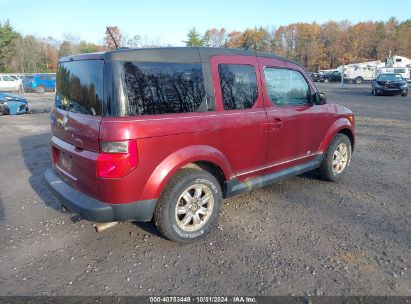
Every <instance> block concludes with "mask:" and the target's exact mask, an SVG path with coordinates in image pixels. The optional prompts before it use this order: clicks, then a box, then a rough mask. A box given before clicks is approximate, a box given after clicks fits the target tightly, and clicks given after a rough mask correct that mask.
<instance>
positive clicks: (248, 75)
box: [210, 56, 267, 180]
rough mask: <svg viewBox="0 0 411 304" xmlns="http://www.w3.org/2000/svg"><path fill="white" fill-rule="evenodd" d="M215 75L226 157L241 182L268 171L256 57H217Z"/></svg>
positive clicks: (213, 61)
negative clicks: (262, 171) (264, 170)
mask: <svg viewBox="0 0 411 304" xmlns="http://www.w3.org/2000/svg"><path fill="white" fill-rule="evenodd" d="M210 63H211V74H212V81H213V85H214V95H215V99H216V110H217V111H218V115H219V117H220V120H219V123H220V133H221V139H222V146H223V149H224V153H225V155H226V156H227V157H228V160H229V162H230V164H231V166H232V168H233V170H234V172H235V174H236V175H237V177H238V179H239V180H244V179H246V178H248V177H252V176H253V175H257V174H258V173H259V172H260V171H261V170H263V169H264V167H265V161H266V148H267V125H266V122H267V116H266V112H265V109H264V102H263V95H262V91H261V81H260V73H259V70H258V63H257V59H256V57H254V56H213V57H211V59H210Z"/></svg>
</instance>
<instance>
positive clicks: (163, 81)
mask: <svg viewBox="0 0 411 304" xmlns="http://www.w3.org/2000/svg"><path fill="white" fill-rule="evenodd" d="M122 64H123V67H122V70H123V75H124V86H125V91H126V95H127V99H128V109H127V115H130V116H136V115H155V114H172V113H187V112H205V111H207V110H208V109H207V100H206V98H205V89H204V79H203V71H202V66H201V64H197V63H195V64H193V63H165V62H130V61H127V62H123V63H122Z"/></svg>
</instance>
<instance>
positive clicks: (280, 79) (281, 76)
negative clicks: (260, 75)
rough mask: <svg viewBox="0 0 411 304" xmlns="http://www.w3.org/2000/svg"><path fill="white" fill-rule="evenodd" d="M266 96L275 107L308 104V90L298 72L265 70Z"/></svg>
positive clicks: (275, 69) (276, 69) (274, 69)
mask: <svg viewBox="0 0 411 304" xmlns="http://www.w3.org/2000/svg"><path fill="white" fill-rule="evenodd" d="M264 77H265V83H266V86H267V94H268V96H269V98H270V100H271V102H272V103H274V104H275V105H291V106H297V105H303V104H308V103H309V102H310V90H309V87H308V84H307V82H306V80H305V79H304V77H303V75H301V73H300V72H298V71H294V70H287V69H278V68H265V69H264Z"/></svg>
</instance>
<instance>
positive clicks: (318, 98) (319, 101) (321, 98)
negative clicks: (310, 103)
mask: <svg viewBox="0 0 411 304" xmlns="http://www.w3.org/2000/svg"><path fill="white" fill-rule="evenodd" d="M326 103H327V98H326V97H325V94H324V93H323V92H315V94H314V104H316V105H323V104H326Z"/></svg>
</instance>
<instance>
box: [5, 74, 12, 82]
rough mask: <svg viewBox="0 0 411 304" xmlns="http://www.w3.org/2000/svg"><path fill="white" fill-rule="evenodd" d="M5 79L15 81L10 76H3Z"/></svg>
mask: <svg viewBox="0 0 411 304" xmlns="http://www.w3.org/2000/svg"><path fill="white" fill-rule="evenodd" d="M3 79H4V81H14V79H13V78H11V77H10V76H8V75H4V76H3Z"/></svg>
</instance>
